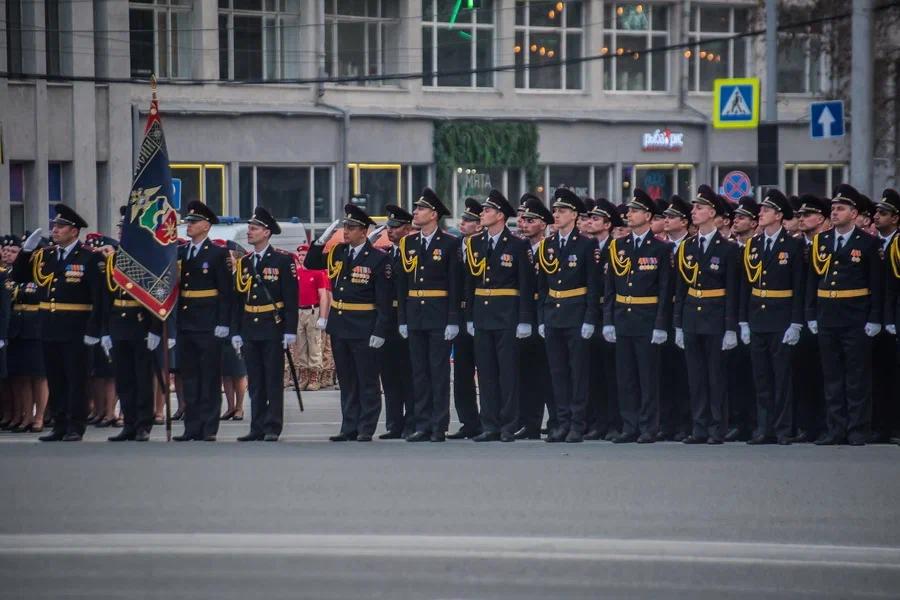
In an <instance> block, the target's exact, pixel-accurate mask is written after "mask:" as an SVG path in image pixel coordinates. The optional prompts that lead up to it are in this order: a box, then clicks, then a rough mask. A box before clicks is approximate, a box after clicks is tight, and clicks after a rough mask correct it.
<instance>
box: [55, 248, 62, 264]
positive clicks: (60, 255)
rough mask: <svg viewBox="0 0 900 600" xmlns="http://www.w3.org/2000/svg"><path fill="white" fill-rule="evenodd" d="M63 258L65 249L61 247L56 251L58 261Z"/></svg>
mask: <svg viewBox="0 0 900 600" xmlns="http://www.w3.org/2000/svg"><path fill="white" fill-rule="evenodd" d="M62 259H63V249H62V248H60V249H58V250H57V251H56V262H62Z"/></svg>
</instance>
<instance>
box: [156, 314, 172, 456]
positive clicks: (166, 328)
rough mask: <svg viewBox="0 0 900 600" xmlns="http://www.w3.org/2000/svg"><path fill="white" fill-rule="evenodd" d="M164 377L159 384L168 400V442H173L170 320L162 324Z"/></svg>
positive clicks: (161, 342)
mask: <svg viewBox="0 0 900 600" xmlns="http://www.w3.org/2000/svg"><path fill="white" fill-rule="evenodd" d="M160 344H161V345H162V355H163V359H162V371H163V372H162V377H160V378H159V383H160V385H161V386H162V388H163V389H162V392H163V394H164V395H165V396H164V397H165V399H166V441H167V442H171V441H172V397H171V394H170V393H169V320H168V319H166V320H165V321H163V323H162V340H161V341H160Z"/></svg>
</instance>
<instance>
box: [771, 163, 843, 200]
mask: <svg viewBox="0 0 900 600" xmlns="http://www.w3.org/2000/svg"><path fill="white" fill-rule="evenodd" d="M846 177H847V170H846V167H845V166H844V165H829V164H790V163H789V164H786V165H784V187H785V190H786V191H785V193H786V194H789V195H796V196H799V195H800V194H815V195H816V196H822V197H825V198H830V197H831V193H832V190H834V188H835V187H836V186H837V185H838V184H840V183H842V182H843V181H845V180H846Z"/></svg>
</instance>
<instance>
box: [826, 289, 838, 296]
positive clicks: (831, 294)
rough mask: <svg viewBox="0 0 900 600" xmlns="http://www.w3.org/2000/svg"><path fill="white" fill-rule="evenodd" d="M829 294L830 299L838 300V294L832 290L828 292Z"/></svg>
mask: <svg viewBox="0 0 900 600" xmlns="http://www.w3.org/2000/svg"><path fill="white" fill-rule="evenodd" d="M828 294H829V296H828V297H829V298H837V292H836V291H835V290H831V291H830V292H828Z"/></svg>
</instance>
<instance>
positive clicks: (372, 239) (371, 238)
mask: <svg viewBox="0 0 900 600" xmlns="http://www.w3.org/2000/svg"><path fill="white" fill-rule="evenodd" d="M385 229H387V225H379V226H378V227H376V228H375V229H373V230H372V233H370V234H369V243H370V244H374V243H375V242H376V241H378V238H379V237H380V236H381V232H382V231H384V230H385Z"/></svg>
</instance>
